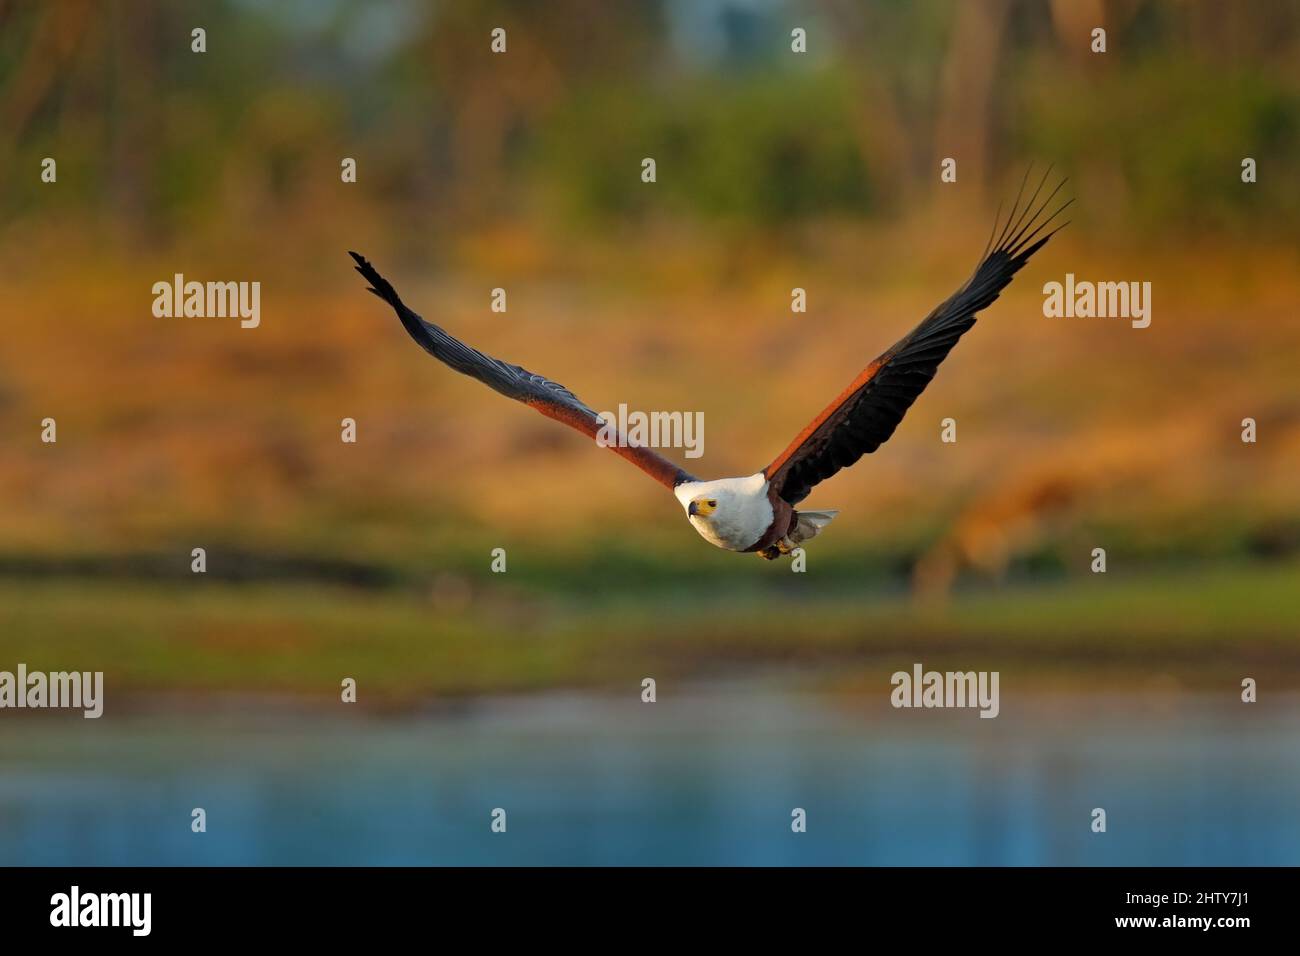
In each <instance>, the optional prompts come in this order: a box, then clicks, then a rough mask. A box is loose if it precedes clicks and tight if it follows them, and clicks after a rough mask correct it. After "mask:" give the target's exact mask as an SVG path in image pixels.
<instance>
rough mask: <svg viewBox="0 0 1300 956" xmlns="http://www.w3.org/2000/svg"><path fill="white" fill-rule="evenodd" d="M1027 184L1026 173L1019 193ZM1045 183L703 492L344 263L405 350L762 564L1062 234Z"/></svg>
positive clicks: (565, 396) (558, 391)
mask: <svg viewBox="0 0 1300 956" xmlns="http://www.w3.org/2000/svg"><path fill="white" fill-rule="evenodd" d="M1048 172H1049V173H1050V169H1049V170H1048ZM1028 176H1029V174H1028V173H1026V174H1025V180H1026V182H1027V181H1028ZM1046 182H1047V174H1046V173H1045V174H1044V175H1043V179H1042V181H1040V182H1039V184H1038V187H1037V188H1036V189H1035V190H1034V192H1033V194H1032V195H1031V196H1030V197H1029V199H1028V201H1027V202H1026V203H1025V204H1024V206H1023V208H1022V207H1021V205H1020V200H1021V197H1022V196H1023V195H1024V189H1025V184H1024V183H1022V184H1021V187H1020V193H1019V194H1018V195H1017V197H1016V202H1015V203H1014V204H1013V205H1012V208H1011V212H1010V213H1009V214H1008V216H1007V219H1006V221H1005V222H1004V223H1003V224H1002V228H1001V230H1000V231H999V229H998V223H999V221H1000V220H1001V215H1000V213H1001V210H999V215H997V216H995V217H994V224H993V231H992V233H991V234H990V236H989V240H988V242H987V243H986V244H985V248H984V253H983V255H982V256H981V258H980V262H979V265H978V266H976V268H975V271H974V273H973V274H972V275H971V277H970V278H969V279H968V280H967V281H966V283H965V284H964V285H963V286H962V287H961V288H960V289H958V290H957V291H956V292H955V293H954V294H953V295H952V296H951V297H950V298H949V299H948V300H947V301H946V302H944V303H943V304H942V305H940V306H939V307H938V308H937V309H935V310H934V311H933V312H931V313H930V314H929V315H928V316H926V318H925V319H924V320H923V321H922V322H921V324H920V325H918V326H917V327H916V328H914V329H913V330H912V331H911V332H910V333H908V334H907V335H906V336H904V337H903V338H902V339H901V340H900V341H898V342H897V343H896V344H895V345H894V346H893V347H891V348H889V349H887V350H886V351H885V352H884V353H883V354H882V355H880V356H879V357H878V358H877V359H876V360H875V361H873V362H872V363H871V364H870V365H868V366H867V367H866V368H864V369H863V370H862V371H861V372H860V373H859V374H858V377H857V378H855V379H854V380H853V381H852V382H850V383H849V386H848V387H847V388H846V389H844V391H842V392H841V393H840V394H839V395H838V396H836V398H835V399H834V400H833V401H832V402H831V403H830V404H829V405H827V406H826V408H825V409H823V410H822V412H821V414H820V415H818V416H817V417H816V418H814V419H813V420H812V421H811V422H809V423H808V426H807V427H806V428H804V430H803V431H801V432H800V433H799V434H798V435H796V436H795V439H794V441H792V442H791V443H790V444H789V446H788V447H787V448H786V449H785V451H783V452H781V454H779V455H778V456H777V457H776V459H775V460H774V461H773V462H772V463H771V464H770V465H768V466H767V467H766V468H764V469H763V470H762V471H759V472H756V473H755V474H752V475H748V476H746V477H743V478H719V479H717V480H715V481H701V480H700V479H698V478H696V477H695V476H694V475H692V474H689V473H688V472H686V471H685V470H683V469H682V468H679V467H678V466H677V465H676V464H674V463H673V462H671V461H669V460H668V459H666V458H664V457H663V456H662V455H660V454H659V453H658V452H656V451H654V450H653V449H651V448H647V447H644V446H641V445H634V444H629V443H627V442H626V441H625V440H614V441H610V440H608V436H609V428H608V425H607V423H606V421H605V420H604V419H603V418H601V417H600V416H599V415H597V413H596V412H594V411H592V410H591V409H590V408H588V407H587V406H586V405H584V404H583V403H582V402H581V401H579V399H578V397H577V396H576V395H574V394H573V393H572V392H571V391H569V390H568V389H567V388H565V387H564V386H562V385H559V384H557V383H556V382H552V381H551V380H550V379H547V378H544V377H542V376H541V375H537V374H536V373H534V372H530V371H528V370H527V369H525V368H521V367H520V366H518V365H510V364H509V363H507V362H503V361H501V360H500V359H495V358H492V357H491V356H490V355H484V354H483V353H482V352H480V351H478V349H475V348H471V347H470V346H468V345H466V344H465V343H464V342H462V341H460V340H459V339H457V338H454V337H452V336H451V335H448V334H447V333H446V332H445V331H443V330H442V329H440V328H439V327H438V326H436V325H434V324H433V323H431V322H426V321H425V320H424V319H422V318H420V316H418V315H416V314H415V313H414V312H412V311H411V310H410V309H409V308H407V307H406V305H405V304H404V303H403V302H402V300H401V298H400V297H399V296H398V295H397V292H396V290H395V289H394V288H393V287H392V285H391V284H390V283H389V282H388V280H387V279H385V278H384V277H383V276H381V275H380V274H379V272H378V271H377V270H376V269H375V267H374V266H372V265H371V264H370V263H369V262H367V261H366V259H365V257H364V256H361V255H360V254H358V253H356V252H350V253H349V255H351V256H352V258H353V259H355V260H356V263H357V266H356V269H357V272H359V273H361V275H362V277H363V278H365V279H366V281H367V282H369V283H370V287H369V290H368V291H370V292H373V293H374V294H375V295H377V296H379V298H381V299H383V300H384V301H385V302H387V303H388V304H389V305H390V306H392V308H393V310H394V311H395V312H396V313H397V317H398V319H400V320H401V323H402V326H403V327H404V328H405V329H406V331H407V332H408V333H410V336H411V338H413V339H415V341H416V342H417V343H419V345H420V346H421V347H422V348H423V349H424V350H425V351H426V352H428V353H429V354H430V355H432V356H433V357H434V358H436V359H438V360H439V361H441V362H442V363H444V364H445V365H449V366H451V367H452V368H453V369H455V370H456V371H458V372H462V373H464V374H465V375H469V376H471V377H473V378H476V379H478V380H479V381H480V382H482V383H483V384H484V385H487V386H489V387H490V388H493V389H495V390H496V391H498V392H500V393H501V394H502V395H506V396H508V397H510V398H513V399H515V400H517V401H520V402H523V403H524V404H525V405H529V406H531V407H533V408H535V409H536V410H537V411H539V412H541V413H542V414H543V415H545V416H546V417H548V418H553V419H555V420H556V421H559V422H563V423H564V424H566V425H568V426H569V427H570V428H575V429H577V430H578V431H580V432H582V433H583V434H584V435H586V436H588V437H589V438H592V439H596V440H597V441H598V442H599V443H600V444H603V445H604V446H605V447H608V448H609V449H610V450H611V451H613V452H614V453H615V454H617V455H621V456H622V457H624V458H626V459H627V460H628V461H630V462H631V463H632V464H634V465H636V466H637V467H638V468H640V469H641V470H642V471H644V472H645V473H646V474H648V475H649V476H650V477H651V478H654V479H655V480H656V481H658V482H659V483H661V484H663V485H664V486H665V487H667V488H669V489H670V490H671V491H672V492H673V494H674V495H675V496H676V497H677V500H678V501H679V502H681V505H682V508H683V509H685V511H686V515H687V519H688V520H689V521H690V523H691V525H692V526H693V527H694V528H695V530H696V531H698V532H699V533H700V535H701V537H703V538H704V539H705V540H706V541H708V542H709V543H710V544H714V545H716V546H717V547H719V548H725V549H726V550H728V551H752V552H757V553H758V554H759V555H761V556H762V557H764V558H767V559H769V560H770V559H774V558H777V557H779V556H780V555H783V554H789V553H790V552H791V551H793V550H794V549H795V548H796V547H798V546H799V545H800V544H802V543H803V542H804V541H807V540H809V539H810V538H813V537H815V536H816V535H817V534H818V533H820V532H821V530H822V529H823V528H825V527H826V526H827V525H828V524H829V523H830V522H831V519H833V518H834V517H835V516H836V515H837V514H838V513H839V512H837V511H797V510H795V506H796V505H798V504H799V503H800V502H802V501H803V500H804V499H805V498H806V497H808V493H809V492H811V491H812V489H813V487H814V486H815V485H817V484H818V483H819V482H822V481H824V480H826V479H827V478H829V477H831V475H833V474H835V473H836V472H837V471H839V470H840V469H841V468H847V467H848V466H849V465H852V464H853V463H854V462H856V461H857V460H858V459H859V458H861V457H862V456H863V455H864V454H867V453H869V452H873V451H875V450H876V449H877V448H879V447H880V446H881V445H882V444H883V443H884V442H886V441H887V440H888V439H889V436H890V435H892V434H893V433H894V429H895V428H897V427H898V423H899V422H900V421H902V420H903V415H905V414H906V413H907V410H908V408H910V407H911V405H912V402H914V401H915V400H916V397H917V396H918V395H920V394H921V392H922V391H924V390H925V387H926V386H927V385H929V384H930V379H932V378H933V377H934V373H935V372H936V371H937V370H938V368H939V363H940V362H942V361H943V360H944V358H946V357H947V355H948V352H949V351H951V349H952V347H953V346H954V345H956V344H957V340H958V339H959V338H961V336H962V334H963V333H964V332H966V330H967V329H969V328H970V327H971V326H972V325H974V324H975V315H976V313H977V312H979V311H981V310H982V309H985V308H987V307H988V306H990V305H992V304H993V301H994V300H995V299H997V297H998V294H999V293H1000V292H1001V291H1002V290H1003V289H1004V288H1006V286H1007V285H1008V283H1010V282H1011V277H1012V276H1014V275H1015V274H1016V273H1017V272H1019V271H1020V269H1021V268H1022V267H1023V266H1024V264H1025V263H1026V262H1027V261H1028V260H1029V257H1030V256H1031V255H1033V254H1034V253H1035V252H1037V251H1038V250H1039V249H1040V248H1042V246H1043V245H1044V243H1046V242H1047V240H1048V239H1050V238H1051V237H1052V236H1053V235H1055V234H1056V232H1057V231H1058V230H1060V229H1062V228H1064V226H1066V225H1068V223H1061V224H1060V225H1058V226H1056V227H1055V228H1054V229H1052V230H1051V231H1050V232H1047V233H1045V234H1042V235H1040V234H1041V233H1042V232H1043V230H1044V229H1045V228H1046V227H1047V226H1048V224H1050V223H1051V222H1052V220H1054V219H1055V218H1056V217H1057V216H1058V215H1060V213H1061V212H1062V210H1064V209H1065V208H1066V207H1067V206H1069V205H1070V203H1071V202H1073V200H1069V201H1067V202H1065V203H1063V204H1062V205H1061V206H1059V207H1058V208H1057V209H1056V211H1055V212H1053V213H1052V214H1051V215H1049V216H1046V217H1044V216H1043V213H1044V211H1045V210H1046V208H1047V206H1048V205H1049V203H1051V201H1052V199H1053V197H1055V196H1056V194H1057V193H1058V192H1059V191H1060V189H1061V187H1062V186H1063V185H1065V181H1064V180H1062V181H1061V182H1060V183H1058V184H1057V186H1056V188H1055V189H1053V190H1052V191H1051V192H1050V193H1048V194H1047V196H1046V197H1045V198H1044V199H1043V200H1042V201H1041V202H1038V196H1039V194H1040V193H1041V192H1042V189H1043V186H1044V184H1045V183H1046ZM995 236H996V238H995ZM602 430H603V434H602ZM602 439H603V440H602Z"/></svg>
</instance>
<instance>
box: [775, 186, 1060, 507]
mask: <svg viewBox="0 0 1300 956" xmlns="http://www.w3.org/2000/svg"><path fill="white" fill-rule="evenodd" d="M1050 171H1051V170H1050V169H1049V170H1048V172H1049V173H1050ZM1027 179H1028V173H1026V180H1027ZM1046 181H1047V175H1046V174H1044V176H1043V181H1042V182H1040V183H1039V185H1038V188H1037V189H1035V190H1034V194H1033V195H1032V196H1031V197H1030V198H1029V201H1028V202H1027V203H1026V204H1025V207H1024V209H1023V210H1020V209H1019V206H1020V198H1021V197H1020V196H1017V197H1016V203H1015V205H1014V206H1013V207H1012V209H1011V213H1010V215H1008V216H1007V221H1006V223H1005V224H1004V225H1003V227H1002V230H1001V233H1000V234H999V235H998V237H997V241H996V242H994V241H993V236H992V235H990V237H989V243H988V244H987V246H986V248H985V255H984V257H983V258H982V259H981V261H980V264H979V265H978V266H977V267H976V269H975V272H974V273H973V274H972V275H971V277H970V279H968V280H967V281H966V284H965V285H963V286H962V287H961V288H960V289H958V290H957V292H956V293H955V294H954V295H953V296H952V297H951V298H949V299H948V301H947V302H945V303H943V305H941V306H939V307H938V308H937V309H935V310H934V311H933V312H931V313H930V314H929V315H928V316H927V317H926V318H925V320H924V321H923V322H921V324H920V325H918V326H917V327H916V328H915V329H913V330H912V331H911V333H910V334H908V335H907V336H906V337H905V338H904V339H903V340H902V341H900V342H898V343H897V344H896V345H894V347H893V348H891V349H889V350H888V351H887V352H885V353H884V354H883V355H881V356H880V357H879V358H877V359H876V360H875V361H874V362H872V363H871V364H870V365H868V366H867V367H866V368H865V369H863V370H862V372H861V374H859V375H858V377H857V378H856V379H854V380H853V382H851V383H850V384H849V387H848V388H846V389H845V390H844V391H843V392H841V393H840V395H839V396H838V397H837V398H836V399H835V401H833V402H831V404H830V405H828V406H827V407H826V408H825V409H824V410H823V411H822V413H821V414H820V415H818V416H817V417H816V418H815V419H813V421H812V422H810V423H809V424H808V426H807V427H806V428H805V429H804V430H803V431H801V432H800V433H799V434H798V435H797V436H796V437H795V439H794V441H793V442H791V443H790V445H789V447H787V448H786V450H785V451H784V452H782V453H781V455H780V456H779V457H778V458H777V459H776V460H775V461H773V462H772V463H771V464H770V465H768V466H767V467H766V468H765V469H763V473H764V474H765V475H766V476H767V478H768V480H769V481H770V482H771V485H772V488H773V489H775V491H776V493H777V494H778V495H780V496H781V497H782V498H783V499H785V500H786V501H787V502H789V503H790V504H792V505H793V504H798V503H799V502H800V501H803V499H804V498H806V497H807V496H808V493H809V492H810V491H811V490H812V489H813V486H814V485H816V484H817V483H818V482H820V481H824V480H825V479H827V478H829V477H830V476H831V475H833V474H835V473H836V472H837V471H839V470H840V469H841V468H847V467H848V466H849V465H852V464H853V463H854V462H856V461H857V460H858V459H859V458H861V457H862V456H863V455H864V454H867V453H869V452H873V451H875V450H876V449H877V448H879V447H880V446H881V445H882V444H883V443H884V442H885V441H887V440H888V439H889V436H890V435H892V434H893V433H894V429H895V428H897V427H898V423H899V422H901V421H902V420H903V416H904V415H905V414H906V413H907V410H908V409H909V408H910V407H911V405H912V402H914V401H915V400H916V397H917V396H918V395H920V394H921V392H922V391H924V390H925V387H926V386H927V385H929V384H930V379H932V378H933V377H934V374H935V372H936V371H937V370H938V368H939V363H940V362H942V361H943V360H944V359H945V358H946V357H947V355H948V352H949V351H951V349H952V347H953V346H954V345H956V344H957V340H958V339H959V338H961V337H962V334H963V333H965V332H966V330H967V329H969V328H970V327H971V326H972V325H974V324H975V314H976V313H977V312H979V311H980V310H981V309H984V308H987V307H988V306H989V305H991V304H992V303H993V301H994V300H995V299H997V297H998V294H999V293H1000V292H1001V291H1002V290H1003V289H1004V288H1006V286H1007V284H1008V283H1009V282H1010V281H1011V278H1012V276H1014V275H1015V274H1016V273H1017V272H1019V271H1020V269H1021V267H1023V266H1024V264H1025V263H1026V262H1027V261H1028V260H1029V257H1030V256H1032V255H1033V254H1034V253H1035V252H1037V251H1038V250H1039V249H1040V248H1042V246H1043V244H1044V243H1046V242H1047V240H1048V239H1050V238H1051V237H1052V236H1053V235H1054V234H1055V233H1056V231H1057V230H1058V229H1060V228H1062V227H1063V226H1064V225H1066V224H1065V223H1062V225H1061V226H1057V227H1056V229H1053V230H1052V231H1051V232H1049V233H1047V234H1046V235H1043V236H1041V237H1040V238H1036V237H1038V234H1039V233H1040V232H1041V231H1042V230H1043V228H1044V227H1046V226H1047V225H1048V223H1050V222H1051V221H1052V220H1053V219H1055V218H1056V216H1057V215H1059V214H1060V212H1061V211H1062V210H1063V209H1065V208H1066V206H1068V205H1069V204H1070V203H1069V202H1066V203H1064V204H1063V205H1062V206H1061V207H1060V208H1058V209H1057V210H1056V212H1054V213H1052V214H1051V215H1050V216H1048V217H1046V218H1044V219H1042V220H1041V221H1039V220H1040V216H1042V213H1043V212H1044V210H1045V209H1046V208H1047V206H1048V204H1049V203H1050V202H1051V201H1052V199H1053V198H1054V197H1055V196H1056V194H1057V192H1059V191H1060V189H1061V186H1063V185H1065V182H1064V180H1062V182H1061V183H1060V184H1058V185H1057V186H1056V188H1055V189H1053V190H1052V191H1051V193H1049V194H1048V196H1047V197H1046V198H1045V199H1044V200H1043V201H1042V202H1041V203H1039V204H1038V205H1037V206H1035V201H1036V200H1037V198H1038V195H1039V193H1040V192H1041V191H1042V188H1043V184H1044V183H1046ZM1023 192H1024V185H1023V184H1022V185H1021V195H1023ZM1071 201H1073V200H1071ZM1031 209H1032V214H1031V213H1030V210H1031ZM1017 213H1019V214H1018V215H1017ZM993 231H994V233H997V231H998V227H997V223H996V222H995V223H994V227H993ZM989 247H992V251H989Z"/></svg>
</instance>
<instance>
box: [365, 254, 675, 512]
mask: <svg viewBox="0 0 1300 956" xmlns="http://www.w3.org/2000/svg"><path fill="white" fill-rule="evenodd" d="M348 255H350V256H351V257H352V258H353V259H355V260H356V263H357V272H359V273H361V275H362V277H363V278H364V279H365V280H366V281H367V282H369V283H370V288H369V290H368V291H370V292H373V293H374V294H375V295H377V296H379V298H381V299H383V300H384V301H385V302H387V303H388V304H389V305H390V306H392V308H393V311H394V312H396V313H397V317H398V319H400V320H401V322H402V327H403V328H405V329H406V331H407V332H408V333H409V334H410V336H411V338H413V339H415V341H416V342H418V343H419V344H420V347H421V348H423V349H424V350H425V351H426V352H428V353H429V354H430V355H432V356H433V357H434V358H436V359H438V361H440V362H442V363H443V364H445V365H448V366H450V367H451V368H454V369H455V370H456V371H458V372H461V373H463V374H465V375H468V376H470V377H471V378H476V379H478V380H479V381H480V382H482V383H483V384H484V385H487V386H488V387H489V388H492V389H495V390H496V391H498V392H500V393H501V394H502V395H505V396H507V397H508V398H513V399H515V400H516V401H519V402H523V403H524V404H525V405H528V406H531V407H532V408H535V409H536V410H537V411H539V412H541V413H542V414H543V415H545V416H547V417H548V418H553V419H555V420H556V421H559V422H563V423H564V424H566V425H568V426H569V427H570V428H574V429H577V430H578V431H580V432H582V433H583V434H584V435H586V436H587V437H588V438H592V439H595V438H596V437H597V436H598V435H600V433H601V429H602V428H603V427H604V421H603V420H602V419H601V418H600V416H598V415H597V414H596V413H595V412H594V411H592V410H591V409H590V408H588V407H587V406H586V405H584V404H583V403H582V402H581V401H579V399H578V397H577V396H576V395H574V394H573V392H571V391H569V390H568V389H567V388H565V387H564V386H563V385H560V384H559V383H557V382H552V381H551V380H550V379H548V378H545V377H544V376H541V375H538V374H537V373H535V372H530V371H528V369H526V368H522V367H521V366H518V365H511V364H510V363H508V362H503V361H501V360H500V359H495V358H493V357H492V356H490V355H485V354H484V353H482V352H480V351H479V350H478V349H476V348H472V347H471V346H468V345H466V344H465V343H464V342H462V341H460V340H459V339H457V338H454V337H453V336H451V335H448V334H447V333H446V332H445V331H443V330H442V329H440V328H439V327H438V326H436V325H434V324H433V323H432V322H426V321H425V320H424V319H422V318H420V316H418V315H416V314H415V313H414V312H412V311H411V310H410V309H409V308H407V307H406V304H405V303H403V302H402V300H401V298H399V297H398V295H397V291H396V290H395V289H394V288H393V287H392V285H391V284H390V283H389V281H388V280H387V279H385V278H384V277H383V276H381V275H380V274H379V272H378V271H377V270H376V269H375V267H374V266H372V265H371V264H370V263H369V262H367V261H366V259H365V257H364V256H361V255H360V254H358V253H355V252H349V253H348ZM616 434H617V433H616V432H613V433H611V432H606V438H610V437H612V435H616ZM608 447H609V449H610V450H611V451H613V452H615V453H616V454H618V455H620V456H622V457H623V458H626V459H627V460H628V461H630V462H632V464H634V465H636V466H637V467H638V468H640V469H641V470H642V471H644V472H645V473H646V474H648V475H649V476H650V477H651V478H654V479H655V480H656V481H658V482H660V483H661V484H663V485H666V486H667V487H669V488H673V487H674V486H676V485H678V484H680V483H682V482H683V481H693V480H695V479H694V478H693V477H692V476H691V475H690V474H689V473H687V472H686V471H683V470H682V469H681V468H679V467H678V466H677V465H675V464H674V463H673V462H671V461H669V460H668V459H666V458H664V457H663V456H662V455H660V454H658V453H657V452H655V451H653V450H651V449H649V448H645V447H642V446H639V445H626V444H625V443H622V442H616V441H615V442H610V443H609V445H608Z"/></svg>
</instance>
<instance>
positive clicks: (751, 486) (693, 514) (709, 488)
mask: <svg viewBox="0 0 1300 956" xmlns="http://www.w3.org/2000/svg"><path fill="white" fill-rule="evenodd" d="M673 494H674V495H676V496H677V500H678V501H680V502H681V503H682V507H683V508H685V509H686V517H687V519H688V520H689V521H690V523H691V526H692V527H694V528H695V530H696V531H698V532H699V533H700V537H702V538H704V540H705V541H708V542H709V543H710V544H714V545H717V546H718V547H719V548H725V549H727V550H728V551H744V550H745V549H746V548H749V547H751V546H753V545H754V544H755V543H757V541H758V539H759V538H761V537H763V535H764V534H765V533H766V532H767V529H768V528H770V527H771V526H772V518H773V511H772V503H771V502H770V501H769V500H768V498H767V478H766V477H764V475H763V473H762V472H761V471H760V472H759V473H758V474H756V475H750V476H749V477H747V478H719V479H718V480H717V481H687V482H683V483H682V484H680V485H678V486H677V487H676V488H674V489H673Z"/></svg>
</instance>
